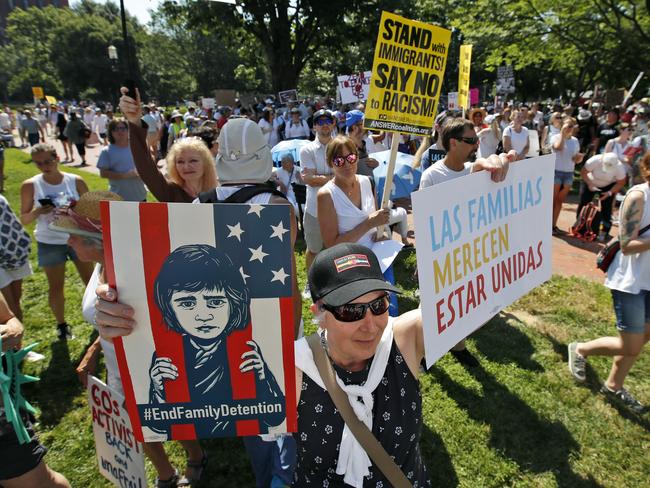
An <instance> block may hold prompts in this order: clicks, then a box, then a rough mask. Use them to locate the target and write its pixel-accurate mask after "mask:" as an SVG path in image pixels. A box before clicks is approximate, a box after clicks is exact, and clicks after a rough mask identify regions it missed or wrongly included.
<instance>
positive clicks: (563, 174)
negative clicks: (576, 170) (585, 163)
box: [555, 170, 573, 186]
mask: <svg viewBox="0 0 650 488" xmlns="http://www.w3.org/2000/svg"><path fill="white" fill-rule="evenodd" d="M571 183H573V171H557V170H555V184H556V185H564V186H571Z"/></svg>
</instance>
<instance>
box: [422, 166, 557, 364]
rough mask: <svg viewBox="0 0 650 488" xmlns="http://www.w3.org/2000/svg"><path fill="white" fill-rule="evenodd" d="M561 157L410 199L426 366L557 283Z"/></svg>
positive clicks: (459, 180) (476, 176)
mask: <svg viewBox="0 0 650 488" xmlns="http://www.w3.org/2000/svg"><path fill="white" fill-rule="evenodd" d="M554 161H555V156H553V155H547V156H542V157H537V158H532V159H527V160H525V161H519V162H517V163H515V164H512V165H510V169H509V171H508V176H507V178H506V180H505V181H504V182H502V183H494V182H492V180H491V179H490V174H489V173H487V172H478V173H474V174H470V175H467V176H462V177H460V178H456V179H454V180H451V181H448V182H445V183H441V184H438V185H435V186H432V187H428V188H425V189H423V190H419V191H417V192H415V193H413V195H412V201H413V216H414V223H415V235H417V236H418V245H417V264H418V275H419V281H420V296H421V307H422V320H423V324H424V340H425V351H426V359H427V366H431V365H432V364H433V363H434V362H435V361H436V360H438V359H439V358H440V357H441V356H442V355H443V354H445V353H446V352H447V351H448V350H449V349H451V348H452V347H453V346H454V345H455V344H457V343H458V342H459V341H460V340H462V339H464V338H465V337H467V336H468V335H469V334H471V333H472V332H473V331H474V330H476V329H477V328H479V327H480V326H481V325H483V324H484V323H485V322H486V321H488V320H489V319H490V318H491V317H493V316H494V314H496V313H498V312H499V311H500V310H502V309H503V308H504V307H507V306H508V305H510V304H511V303H512V302H514V301H515V300H516V299H517V298H519V297H521V296H522V295H524V294H525V293H527V292H528V291H530V290H532V289H533V288H535V287H536V286H538V285H540V284H542V283H543V282H545V281H546V280H548V279H549V278H550V277H551V270H552V263H551V253H552V248H551V210H552V206H553V202H552V200H553V175H554V169H555V163H554Z"/></svg>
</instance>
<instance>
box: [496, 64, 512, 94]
mask: <svg viewBox="0 0 650 488" xmlns="http://www.w3.org/2000/svg"><path fill="white" fill-rule="evenodd" d="M514 92H515V73H514V71H513V70H512V65H508V66H499V67H498V68H497V94H499V95H506V94H509V93H514Z"/></svg>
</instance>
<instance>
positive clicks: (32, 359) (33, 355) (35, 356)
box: [25, 351, 45, 363]
mask: <svg viewBox="0 0 650 488" xmlns="http://www.w3.org/2000/svg"><path fill="white" fill-rule="evenodd" d="M43 359H45V356H44V355H43V354H41V353H39V352H35V351H29V352H28V353H27V354H25V361H27V362H28V363H37V362H39V361H42V360H43Z"/></svg>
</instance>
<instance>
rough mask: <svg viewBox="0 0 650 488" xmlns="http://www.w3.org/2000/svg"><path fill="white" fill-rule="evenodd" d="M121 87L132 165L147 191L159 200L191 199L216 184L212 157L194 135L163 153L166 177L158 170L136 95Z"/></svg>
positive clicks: (121, 99) (183, 200)
mask: <svg viewBox="0 0 650 488" xmlns="http://www.w3.org/2000/svg"><path fill="white" fill-rule="evenodd" d="M127 92H128V90H127V89H126V88H123V89H122V94H123V95H122V98H120V110H121V111H122V113H123V114H124V117H125V118H126V120H128V121H129V133H130V135H131V137H130V141H129V144H130V146H131V153H132V154H133V161H134V162H135V167H136V169H137V170H138V173H139V174H140V178H142V181H143V182H144V183H145V184H146V185H147V187H148V188H149V191H151V193H153V195H154V196H155V197H156V198H157V199H158V201H160V202H188V203H190V202H192V201H193V200H194V199H195V198H196V197H197V196H198V195H199V193H201V192H203V191H208V190H211V189H212V188H214V187H216V186H217V174H216V171H215V168H214V158H213V157H212V154H211V153H210V150H209V149H208V146H207V145H206V144H205V142H203V140H202V139H200V138H198V137H187V138H185V139H180V140H178V141H177V142H176V143H174V145H173V146H172V147H171V148H170V150H169V152H168V153H167V158H166V161H167V176H168V179H165V177H164V176H163V175H162V174H161V173H160V171H158V168H157V166H156V162H155V161H154V160H153V158H152V157H151V153H150V151H149V149H148V145H147V128H146V127H145V126H144V123H143V122H142V109H141V103H140V94H139V93H137V91H136V98H135V99H133V98H131V97H129V96H127V95H126V93H127Z"/></svg>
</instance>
